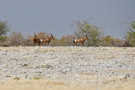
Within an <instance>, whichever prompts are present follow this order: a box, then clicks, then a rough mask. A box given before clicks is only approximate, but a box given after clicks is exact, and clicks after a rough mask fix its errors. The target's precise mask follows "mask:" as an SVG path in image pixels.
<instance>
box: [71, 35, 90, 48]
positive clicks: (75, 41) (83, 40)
mask: <svg viewBox="0 0 135 90" xmlns="http://www.w3.org/2000/svg"><path fill="white" fill-rule="evenodd" d="M85 40H88V36H87V35H86V36H85V37H82V38H79V39H75V38H74V41H73V42H74V44H75V46H77V43H81V44H82V46H83V45H84V42H85Z"/></svg>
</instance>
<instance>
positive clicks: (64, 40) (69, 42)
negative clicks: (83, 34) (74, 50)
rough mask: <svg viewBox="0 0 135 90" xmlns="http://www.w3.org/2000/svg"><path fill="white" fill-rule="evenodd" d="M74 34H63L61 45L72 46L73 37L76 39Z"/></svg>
mask: <svg viewBox="0 0 135 90" xmlns="http://www.w3.org/2000/svg"><path fill="white" fill-rule="evenodd" d="M74 37H75V36H74V35H67V36H63V37H61V38H60V40H59V41H60V45H61V46H72V45H74V44H73V39H74Z"/></svg>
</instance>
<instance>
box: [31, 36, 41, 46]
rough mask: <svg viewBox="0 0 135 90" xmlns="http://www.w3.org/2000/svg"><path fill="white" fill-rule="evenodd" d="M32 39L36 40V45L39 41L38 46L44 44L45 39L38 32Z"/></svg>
mask: <svg viewBox="0 0 135 90" xmlns="http://www.w3.org/2000/svg"><path fill="white" fill-rule="evenodd" d="M32 41H33V42H34V44H35V45H36V44H37V43H38V46H41V45H43V39H40V38H38V37H37V35H36V34H34V37H33V38H32Z"/></svg>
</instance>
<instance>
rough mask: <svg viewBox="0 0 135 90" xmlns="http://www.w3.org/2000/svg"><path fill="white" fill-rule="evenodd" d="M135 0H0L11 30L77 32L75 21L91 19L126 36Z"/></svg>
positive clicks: (108, 31)
mask: <svg viewBox="0 0 135 90" xmlns="http://www.w3.org/2000/svg"><path fill="white" fill-rule="evenodd" d="M134 4H135V0H0V21H7V22H8V25H9V27H10V31H17V32H21V33H22V34H23V35H25V36H27V35H29V34H30V35H33V34H34V33H37V32H47V33H52V34H54V35H55V36H57V37H61V36H64V35H71V34H74V31H75V30H76V27H75V26H72V24H73V23H74V22H75V21H78V20H80V21H85V20H87V21H88V22H89V23H90V24H93V25H96V26H98V27H102V28H103V31H104V34H105V35H111V36H112V37H114V38H119V39H123V38H124V36H125V33H126V31H127V29H128V26H129V24H128V23H129V22H132V21H135V5H134Z"/></svg>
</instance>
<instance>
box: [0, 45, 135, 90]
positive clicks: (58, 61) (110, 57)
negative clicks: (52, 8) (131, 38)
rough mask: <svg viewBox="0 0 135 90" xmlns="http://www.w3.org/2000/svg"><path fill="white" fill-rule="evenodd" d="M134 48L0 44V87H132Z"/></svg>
mask: <svg viewBox="0 0 135 90" xmlns="http://www.w3.org/2000/svg"><path fill="white" fill-rule="evenodd" d="M134 85H135V48H131V47H75V46H71V47H38V46H35V47H0V90H75V89H76V90H108V89H110V90H135V86H134Z"/></svg>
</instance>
